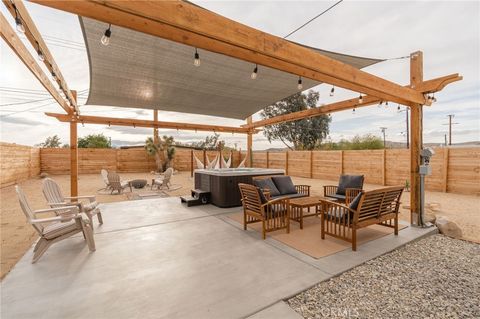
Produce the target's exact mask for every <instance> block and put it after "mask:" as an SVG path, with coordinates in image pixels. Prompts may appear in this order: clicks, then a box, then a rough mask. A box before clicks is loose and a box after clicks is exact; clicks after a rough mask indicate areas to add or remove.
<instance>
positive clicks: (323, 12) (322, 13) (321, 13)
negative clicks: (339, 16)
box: [283, 0, 343, 39]
mask: <svg viewBox="0 0 480 319" xmlns="http://www.w3.org/2000/svg"><path fill="white" fill-rule="evenodd" d="M342 1H343V0H340V1H338V2H336V3H335V4H333V5H331V6H330V7H329V8H328V9H326V10H324V11H322V12H320V13H319V14H317V15H316V16H315V17H313V18H312V19H310V20H308V21H307V22H305V23H304V24H302V25H301V26H299V27H298V28H296V29H295V30H293V31H292V32H290V33H289V34H287V35H286V36H284V37H283V38H284V39H286V38H288V37H289V36H291V35H292V34H294V33H295V32H297V31H298V30H300V29H302V28H303V27H305V26H306V25H307V24H309V23H310V22H312V21H314V20H315V19H317V18H319V17H320V16H322V15H324V14H325V13H327V12H328V11H330V10H331V9H332V8H333V7H335V6H336V5H338V4H340V3H341V2H342Z"/></svg>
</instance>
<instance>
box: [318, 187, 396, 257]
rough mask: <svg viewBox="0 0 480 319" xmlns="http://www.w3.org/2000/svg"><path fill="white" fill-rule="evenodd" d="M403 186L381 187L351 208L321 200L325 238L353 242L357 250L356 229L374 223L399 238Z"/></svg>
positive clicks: (362, 197)
mask: <svg viewBox="0 0 480 319" xmlns="http://www.w3.org/2000/svg"><path fill="white" fill-rule="evenodd" d="M402 192H403V186H395V187H387V188H381V189H377V190H373V191H369V192H362V195H361V196H360V197H358V198H356V199H355V201H353V202H351V203H350V205H349V206H347V205H344V204H340V203H337V202H332V201H329V200H322V214H321V223H322V230H321V236H322V239H325V234H327V235H330V236H332V237H336V238H340V239H343V240H346V241H348V242H351V243H352V250H353V251H356V250H357V230H358V229H360V228H363V227H367V226H370V225H374V224H379V225H382V226H387V227H392V228H394V229H395V235H398V209H399V207H400V197H401V196H402Z"/></svg>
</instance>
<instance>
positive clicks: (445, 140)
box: [445, 134, 447, 146]
mask: <svg viewBox="0 0 480 319" xmlns="http://www.w3.org/2000/svg"><path fill="white" fill-rule="evenodd" d="M445 146H447V134H445Z"/></svg>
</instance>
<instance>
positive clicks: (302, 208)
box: [290, 196, 327, 229]
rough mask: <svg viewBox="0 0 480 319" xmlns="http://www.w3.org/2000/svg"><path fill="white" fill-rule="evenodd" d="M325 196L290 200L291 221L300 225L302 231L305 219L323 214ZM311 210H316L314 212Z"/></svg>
mask: <svg viewBox="0 0 480 319" xmlns="http://www.w3.org/2000/svg"><path fill="white" fill-rule="evenodd" d="M322 199H327V198H325V197H323V196H308V197H300V198H293V199H291V200H290V220H294V221H296V222H298V223H300V229H303V218H305V217H311V216H318V215H319V214H320V213H321V211H322V210H321V206H322V202H321V200H322ZM311 208H314V209H313V211H312V209H311Z"/></svg>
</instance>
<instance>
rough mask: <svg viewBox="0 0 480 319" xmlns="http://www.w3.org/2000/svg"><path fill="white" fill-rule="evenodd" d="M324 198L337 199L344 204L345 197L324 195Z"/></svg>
mask: <svg viewBox="0 0 480 319" xmlns="http://www.w3.org/2000/svg"><path fill="white" fill-rule="evenodd" d="M326 197H330V198H335V199H338V201H339V202H345V199H346V196H345V195H339V194H332V195H326Z"/></svg>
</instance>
